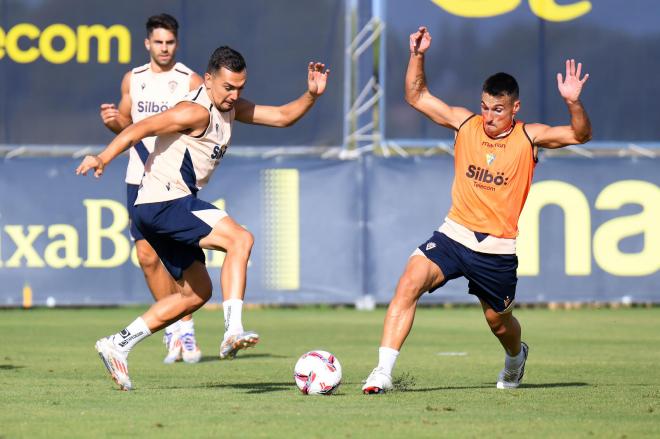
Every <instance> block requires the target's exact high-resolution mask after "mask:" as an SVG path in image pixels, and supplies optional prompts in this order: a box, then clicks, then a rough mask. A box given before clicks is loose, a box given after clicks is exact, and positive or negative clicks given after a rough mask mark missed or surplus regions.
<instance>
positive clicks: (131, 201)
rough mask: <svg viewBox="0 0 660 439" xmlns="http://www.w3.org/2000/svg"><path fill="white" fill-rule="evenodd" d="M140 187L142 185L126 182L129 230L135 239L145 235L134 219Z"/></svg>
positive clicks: (137, 239) (142, 237)
mask: <svg viewBox="0 0 660 439" xmlns="http://www.w3.org/2000/svg"><path fill="white" fill-rule="evenodd" d="M138 189H140V186H138V185H137V184H128V183H127V184H126V210H128V221H129V230H130V233H131V238H133V241H139V240H140V239H144V236H142V233H141V232H140V231H139V230H138V228H137V226H136V225H135V221H133V217H134V216H135V199H136V198H137V194H138Z"/></svg>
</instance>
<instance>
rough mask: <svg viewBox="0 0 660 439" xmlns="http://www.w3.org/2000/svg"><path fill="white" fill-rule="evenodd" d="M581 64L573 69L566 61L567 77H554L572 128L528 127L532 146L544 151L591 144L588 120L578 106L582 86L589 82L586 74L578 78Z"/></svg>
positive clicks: (573, 64) (570, 63)
mask: <svg viewBox="0 0 660 439" xmlns="http://www.w3.org/2000/svg"><path fill="white" fill-rule="evenodd" d="M581 73H582V63H578V64H577V67H576V65H575V60H574V59H567V60H566V77H565V78H564V77H562V75H561V73H557V87H558V88H559V94H560V95H561V97H562V98H564V101H565V102H566V106H567V107H568V112H569V113H570V115H571V124H570V125H565V126H555V127H551V126H548V125H543V124H529V125H527V132H528V133H529V135H530V137H531V138H532V141H533V142H534V144H535V145H538V146H541V147H544V148H561V147H563V146H567V145H576V144H580V143H586V142H588V141H589V140H591V122H590V121H589V116H587V112H586V110H585V109H584V106H583V105H582V102H580V93H582V87H583V86H584V83H585V82H587V79H589V74H588V73H587V74H585V75H584V77H582V78H580V76H581Z"/></svg>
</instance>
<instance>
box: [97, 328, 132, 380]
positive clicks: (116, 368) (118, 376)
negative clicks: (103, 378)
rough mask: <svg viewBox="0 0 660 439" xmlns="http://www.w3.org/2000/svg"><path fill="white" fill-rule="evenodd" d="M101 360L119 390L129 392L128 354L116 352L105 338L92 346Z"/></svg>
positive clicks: (108, 339)
mask: <svg viewBox="0 0 660 439" xmlns="http://www.w3.org/2000/svg"><path fill="white" fill-rule="evenodd" d="M94 347H95V348H96V351H97V352H98V353H99V357H101V360H103V364H104V365H105V368H106V369H108V372H110V376H112V379H113V380H114V381H115V382H116V383H117V384H118V385H119V389H120V390H126V391H128V390H131V389H132V388H133V385H132V384H131V379H130V378H129V377H128V361H127V357H128V354H125V353H124V352H121V351H120V350H118V349H117V348H116V347H115V345H114V344H113V343H112V341H111V340H110V337H105V338H102V339H100V340H98V341H97V342H96V345H95V346H94Z"/></svg>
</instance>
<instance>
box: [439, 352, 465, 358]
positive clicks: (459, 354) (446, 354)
mask: <svg viewBox="0 0 660 439" xmlns="http://www.w3.org/2000/svg"><path fill="white" fill-rule="evenodd" d="M436 355H440V356H442V357H465V356H466V355H467V352H438V353H437V354H436Z"/></svg>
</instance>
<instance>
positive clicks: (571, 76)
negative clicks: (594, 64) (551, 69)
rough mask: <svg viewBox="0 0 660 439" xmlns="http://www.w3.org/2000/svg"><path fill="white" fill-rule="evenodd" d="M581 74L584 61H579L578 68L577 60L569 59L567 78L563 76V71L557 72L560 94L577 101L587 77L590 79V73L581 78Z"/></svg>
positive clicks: (571, 100)
mask: <svg viewBox="0 0 660 439" xmlns="http://www.w3.org/2000/svg"><path fill="white" fill-rule="evenodd" d="M581 74H582V63H578V65H577V68H576V67H575V60H574V59H567V60H566V78H562V76H561V73H557V87H558V88H559V94H560V95H561V97H562V98H564V99H565V100H567V101H569V102H575V101H577V100H578V99H579V98H580V93H581V92H582V86H583V85H584V83H585V82H587V79H589V74H588V73H586V74H585V75H584V77H583V78H580V75H581Z"/></svg>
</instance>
